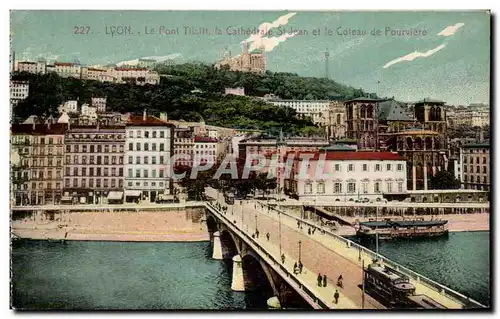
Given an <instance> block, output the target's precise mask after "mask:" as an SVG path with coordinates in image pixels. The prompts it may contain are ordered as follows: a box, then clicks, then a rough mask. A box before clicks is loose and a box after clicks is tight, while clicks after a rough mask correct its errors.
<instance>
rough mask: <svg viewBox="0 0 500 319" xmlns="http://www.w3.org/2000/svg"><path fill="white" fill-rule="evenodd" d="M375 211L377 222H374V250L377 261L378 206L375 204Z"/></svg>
mask: <svg viewBox="0 0 500 319" xmlns="http://www.w3.org/2000/svg"><path fill="white" fill-rule="evenodd" d="M375 212H376V217H375V221H376V223H377V224H375V245H376V246H375V247H376V249H375V252H376V256H377V261H378V206H377V208H376V210H375Z"/></svg>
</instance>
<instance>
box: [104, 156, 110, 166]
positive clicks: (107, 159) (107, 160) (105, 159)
mask: <svg viewBox="0 0 500 319" xmlns="http://www.w3.org/2000/svg"><path fill="white" fill-rule="evenodd" d="M104 164H106V165H108V164H109V156H104Z"/></svg>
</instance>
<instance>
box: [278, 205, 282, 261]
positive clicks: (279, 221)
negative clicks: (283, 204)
mask: <svg viewBox="0 0 500 319" xmlns="http://www.w3.org/2000/svg"><path fill="white" fill-rule="evenodd" d="M278 228H279V230H278V231H279V240H280V256H281V255H282V252H281V214H280V212H279V211H278Z"/></svg>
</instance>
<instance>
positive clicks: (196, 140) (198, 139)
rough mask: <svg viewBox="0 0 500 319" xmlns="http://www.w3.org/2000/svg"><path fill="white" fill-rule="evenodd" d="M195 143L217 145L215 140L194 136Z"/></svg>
mask: <svg viewBox="0 0 500 319" xmlns="http://www.w3.org/2000/svg"><path fill="white" fill-rule="evenodd" d="M194 142H195V143H217V139H215V138H211V137H203V136H195V137H194Z"/></svg>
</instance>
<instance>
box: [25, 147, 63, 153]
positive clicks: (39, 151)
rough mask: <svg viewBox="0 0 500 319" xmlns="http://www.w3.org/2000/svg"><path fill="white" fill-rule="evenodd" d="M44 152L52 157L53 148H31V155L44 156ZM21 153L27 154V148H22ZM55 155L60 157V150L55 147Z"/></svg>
mask: <svg viewBox="0 0 500 319" xmlns="http://www.w3.org/2000/svg"><path fill="white" fill-rule="evenodd" d="M45 150H47V155H54V148H53V147H40V148H38V147H34V148H33V155H45ZM23 153H25V154H27V153H28V148H27V147H25V148H23ZM55 155H62V148H60V147H57V148H56V154H55Z"/></svg>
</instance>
